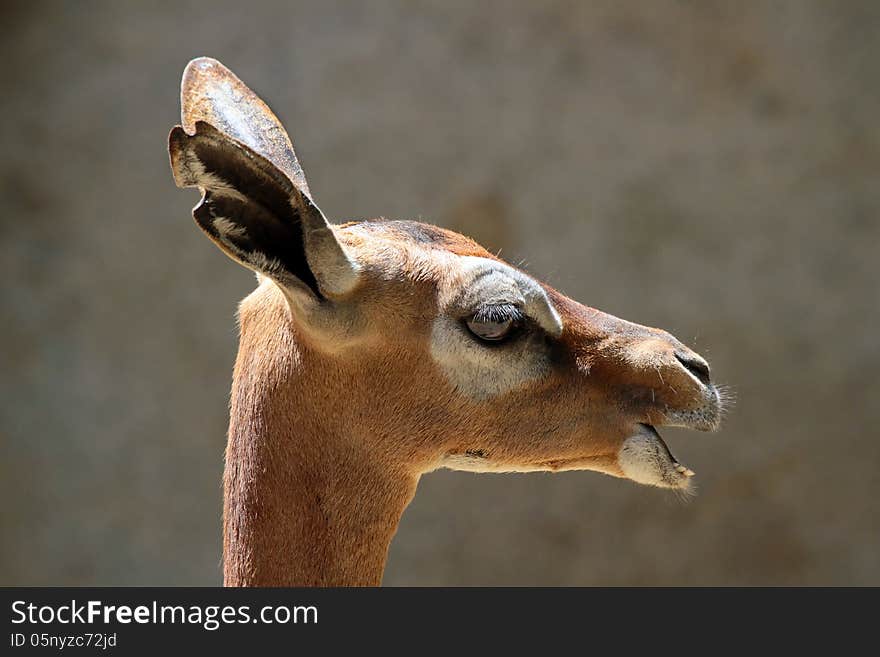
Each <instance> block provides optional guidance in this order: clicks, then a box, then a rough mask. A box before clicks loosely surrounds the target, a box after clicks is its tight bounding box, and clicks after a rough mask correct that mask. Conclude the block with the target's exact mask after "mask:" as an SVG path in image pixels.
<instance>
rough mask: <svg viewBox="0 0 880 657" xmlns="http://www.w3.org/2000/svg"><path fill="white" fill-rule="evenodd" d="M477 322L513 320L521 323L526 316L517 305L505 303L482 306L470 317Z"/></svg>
mask: <svg viewBox="0 0 880 657" xmlns="http://www.w3.org/2000/svg"><path fill="white" fill-rule="evenodd" d="M470 319H473V320H474V321H475V322H513V323H514V324H521V323H523V322H524V321H525V319H526V317H525V315H523V314H522V311H521V310H520V309H519V308H517V307H516V306H514V305H512V304H509V303H505V304H501V305H497V306H481V307H480V308H478V309H477V311H476V312H475V313H474V314H473V315H472V316H471V317H470Z"/></svg>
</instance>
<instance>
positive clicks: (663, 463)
mask: <svg viewBox="0 0 880 657" xmlns="http://www.w3.org/2000/svg"><path fill="white" fill-rule="evenodd" d="M617 463H618V465H619V466H620V469H621V470H622V471H623V474H624V476H626V478H627V479H631V480H633V481H635V482H636V483H639V484H645V485H646V486H658V487H660V488H688V486H689V477H690V476H691V475H693V473H692V472H691V471H690V470H687V468H685V467H684V466H682V465H681V464H679V463H677V462H676V461H674V460H673V459H672V457H671V456H670V455H669V450H667V449H666V447H665V446H664V445H663V443H662V442H661V441H660V439H659V438H657V437H656V436H654V435H653V434H651V433H650V432H649V431H648V430H647V429H645V430H644V431H641V432H639V433H637V434H636V435H634V436H630V437H629V438H627V439H626V440H625V441H624V442H623V445H621V446H620V451H619V452H618V453H617ZM686 473H690V474H686Z"/></svg>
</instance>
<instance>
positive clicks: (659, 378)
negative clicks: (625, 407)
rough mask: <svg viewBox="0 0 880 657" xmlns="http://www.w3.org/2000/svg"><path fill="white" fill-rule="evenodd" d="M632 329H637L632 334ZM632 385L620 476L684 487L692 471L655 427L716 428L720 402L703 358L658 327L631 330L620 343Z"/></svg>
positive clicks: (627, 385) (620, 454) (625, 372)
mask: <svg viewBox="0 0 880 657" xmlns="http://www.w3.org/2000/svg"><path fill="white" fill-rule="evenodd" d="M634 333H635V334H634ZM618 349H619V353H620V354H622V355H623V360H624V361H625V363H626V366H628V367H629V369H626V367H624V368H622V369H621V373H622V376H623V377H624V378H628V382H627V383H625V384H624V387H625V388H627V389H629V390H631V395H632V397H631V398H632V400H633V405H632V412H633V417H634V418H635V419H636V422H634V423H633V425H632V428H631V430H630V435H629V437H628V438H627V439H626V440H625V441H624V442H623V444H622V445H621V447H620V450H619V452H618V455H617V462H618V465H619V467H620V469H621V471H622V472H623V474H624V476H626V477H627V478H629V479H632V480H633V481H636V482H639V483H642V484H648V485H653V486H660V487H663V488H676V489H683V490H687V489H688V488H689V487H690V481H691V477H693V475H694V473H693V472H692V471H691V470H690V469H689V468H687V467H686V466H684V465H682V464H681V463H679V462H678V460H677V459H676V458H675V457H673V456H672V453H671V452H670V451H669V447H668V446H667V445H666V443H665V442H664V441H663V439H662V438H661V437H660V434H659V433H658V431H657V427H662V426H672V427H684V428H687V429H696V430H698V431H714V430H716V429H717V428H718V427H719V425H720V423H721V414H722V402H721V396H720V395H719V392H718V389H717V388H716V387H715V385H714V384H713V383H712V377H711V371H710V369H709V364H708V363H707V362H706V359H705V358H703V357H702V356H700V355H699V354H698V353H696V352H695V351H693V350H692V349H689V348H688V347H686V346H685V345H683V344H682V343H681V342H680V341H679V340H678V339H676V338H675V337H674V336H672V335H670V334H669V333H666V332H665V331H660V330H658V329H649V328H642V329H641V330H639V331H637V332H634V331H630V332H629V335H628V336H627V338H626V339H625V340H623V341H622V342H621V343H619V344H618Z"/></svg>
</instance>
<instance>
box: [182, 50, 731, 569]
mask: <svg viewBox="0 0 880 657" xmlns="http://www.w3.org/2000/svg"><path fill="white" fill-rule="evenodd" d="M197 61H201V60H197ZM211 61H213V60H211ZM191 66H192V64H191ZM217 66H219V64H217ZM217 66H214V64H212V65H211V66H210V67H208V68H209V69H210V71H211V73H212V76H213V77H212V78H211V79H210V80H207V81H202V82H199V81H198V80H196V81H195V82H194V78H193V76H192V75H189V76H188V77H185V80H186V85H189V88H190V89H193V88H195V89H200V88H201V87H200V85H210V84H211V83H212V82H211V81H212V80H213V81H216V76H218V75H221V74H222V71H221V70H220V69H218V68H217ZM223 70H225V69H223ZM221 78H222V75H221ZM236 80H237V78H236ZM238 84H241V83H240V81H238ZM186 85H185V93H186ZM199 97H200V98H210V97H211V94H210V93H207V92H205V91H204V89H202V91H201V92H200V95H199ZM187 106H188V105H187V102H186V101H185V102H184V108H185V110H186V107H187ZM251 110H253V111H261V110H260V107H259V106H258V105H254V106H253V107H252V108H251ZM201 111H202V115H205V114H210V112H207V111H206V110H204V109H203V110H201ZM267 111H268V108H267ZM188 120H189V124H190V125H192V124H193V121H192V120H191V117H187V116H184V124H185V125H187V121H188ZM261 120H262V121H264V122H269V123H270V124H272V125H275V122H277V119H275V118H274V115H271V116H269V115H266V114H263V115H262V119H261ZM277 127H278V129H281V128H280V123H279V124H277ZM281 130H283V129H281ZM233 137H234V135H233ZM181 139H183V140H184V141H185V137H181V136H178V141H180V140H181ZM252 141H253V142H254V143H255V144H256V146H253V148H254V150H255V152H256V153H258V154H259V155H260V156H262V157H265V158H266V159H267V160H268V161H270V162H271V161H272V160H273V152H272V151H271V148H269V149H268V150H267V149H266V146H265V140H264V141H260V140H259V139H253V140H252ZM279 143H281V145H282V146H283V147H284V149H287V148H288V146H289V140H287V141H285V140H281V141H280V142H279ZM260 148H263V150H260ZM285 154H286V150H285ZM286 158H287V159H283V158H282V162H287V163H288V167H290V165H289V162H290V161H291V158H293V159H292V161H293V162H295V161H296V160H295V156H293V153H292V148H291V149H290V152H289V154H286ZM172 161H173V162H174V152H172ZM297 175H299V176H301V175H302V174H301V171H299V170H297ZM288 177H291V176H288ZM302 180H303V184H304V180H305V179H304V177H303V178H302ZM209 183H210V181H209ZM222 184H225V183H224V182H223V181H220V182H219V183H218V185H222ZM305 189H306V191H307V188H305ZM221 191H222V190H221ZM220 225H221V227H223V228H224V229H225V230H226V232H227V233H228V232H229V231H234V230H237V225H235V224H229V225H227V224H225V223H222V222H221V224H220ZM328 230H329V232H327V233H326V236H327V237H328V239H330V240H331V242H333V241H334V240H335V243H336V244H338V248H337V250H338V251H340V252H343V253H345V254H346V257H348V258H350V259H351V261H352V262H353V263H354V264H355V265H356V266H355V268H354V269H353V271H356V272H357V278H356V283H355V284H354V285H353V286H348V287H345V288H344V289H342V291H340V289H334V288H333V287H332V286H329V285H325V284H323V283H322V276H323V275H324V272H323V271H322V269H323V265H321V264H318V265H316V264H315V262H312V261H311V255H310V251H309V249H310V247H309V245H308V243H306V247H305V248H306V254H307V255H309V257H310V262H311V267H312V270H313V271H314V274H315V277H316V279H317V282H318V285H319V287H320V290H319V292H320V294H319V295H318V296H317V297H316V296H315V295H312V294H308V293H306V292H304V291H303V287H302V286H294V287H290V288H288V287H287V286H285V285H283V284H282V283H279V280H283V278H282V279H279V277H277V276H276V277H275V279H274V280H270V279H269V278H264V279H262V280H261V282H260V285H259V287H258V288H257V289H256V290H255V291H254V292H253V293H252V294H251V295H250V296H248V297H247V298H246V299H245V300H244V301H243V302H242V304H241V306H240V309H239V322H240V346H239V353H238V358H237V361H236V364H235V372H234V376H233V388H232V400H231V411H230V429H229V443H228V447H227V451H226V471H225V475H224V495H225V502H224V580H225V583H226V584H227V585H230V586H260V585H262V586H278V585H287V586H301V585H309V586H311V585H324V586H327V585H377V584H379V583H380V582H381V578H382V572H383V569H384V565H385V559H386V555H387V551H388V547H389V545H390V542H391V540H392V538H393V536H394V533H395V531H396V529H397V526H398V523H399V521H400V517H401V515H402V513H403V511H404V509H405V508H406V506H407V504H408V503H409V501H410V500H411V499H412V496H413V495H414V493H415V490H416V486H417V483H418V480H419V478H420V476H421V475H422V474H425V473H427V472H430V471H432V470H435V469H437V468H438V467H452V468H460V469H467V470H475V471H531V470H547V471H560V470H595V471H599V472H603V473H606V474H610V475H613V476H617V477H629V478H631V479H634V480H636V481H639V482H640V483H646V484H651V485H656V486H663V487H669V488H687V486H688V483H689V477H690V475H691V474H692V473H690V471H689V470H687V469H686V468H684V466H681V465H680V464H678V463H677V462H676V461H675V460H674V459H673V458H672V456H671V455H670V454H669V451H668V449H667V448H666V446H665V444H664V443H663V442H662V440H661V439H660V438H659V436H658V435H657V434H656V432H655V431H654V430H653V428H652V427H651V426H648V425H656V426H660V425H663V424H678V425H682V424H683V425H687V426H690V427H692V428H695V429H700V430H709V429H714V428H716V427H717V425H718V423H719V420H720V412H721V404H720V400H719V396H718V393H717V391H716V390H715V388H714V387H713V386H711V384H709V383H708V379H707V378H706V376H707V371H708V370H707V369H705V363H704V361H702V359H700V358H699V356H697V355H696V354H694V353H693V352H691V351H690V350H689V349H687V347H685V346H684V345H682V344H681V343H680V342H678V341H677V340H676V339H675V338H674V337H672V336H671V335H669V334H668V333H666V332H664V331H661V330H658V329H652V328H647V327H644V326H639V325H637V324H632V323H630V322H626V321H623V320H620V319H618V318H616V317H612V316H611V315H608V314H605V313H602V312H600V311H598V310H595V309H592V308H588V307H586V306H583V305H581V304H579V303H577V302H575V301H573V300H571V299H569V298H567V297H565V296H564V295H562V294H560V293H559V292H557V291H555V290H553V289H552V288H550V287H549V286H546V285H544V284H541V283H539V282H537V281H534V280H533V279H531V278H530V277H528V275H527V274H525V273H523V272H520V271H518V270H515V269H514V268H512V267H510V266H509V265H506V264H501V261H500V260H499V259H498V258H495V257H494V256H492V255H491V254H490V253H488V252H487V251H485V250H484V249H483V248H482V247H480V246H479V245H477V244H476V243H474V242H473V241H471V240H469V239H468V238H465V237H463V236H461V235H458V234H456V233H453V232H451V231H446V230H443V229H440V228H436V227H433V226H426V225H423V224H415V223H410V222H352V223H349V224H344V225H341V226H331V227H330V228H329V229H328ZM209 236H211V235H209ZM211 237H212V239H215V241H216V237H214V236H211ZM221 246H222V245H221ZM240 261H241V259H240ZM316 262H317V261H316ZM475 262H476V265H477V267H478V268H480V267H482V268H485V269H487V270H488V271H489V272H490V273H491V276H483V278H482V279H481V280H482V287H475V286H476V285H477V283H475V282H474V275H473V272H474V271H475V269H474V263H475ZM244 264H246V265H247V266H253V267H254V268H255V269H257V270H258V271H259V267H258V266H256V265H253V262H251V264H248V262H245V263H244ZM468 272H470V273H468ZM487 281H488V282H487ZM484 297H492V299H490V300H492V301H495V300H497V299H495V297H498V299H500V300H504V301H506V300H507V299H508V297H511V299H512V301H513V302H515V303H518V304H521V305H522V306H523V308H524V309H525V311H526V313H527V314H528V315H529V316H530V320H531V321H532V324H530V328H529V329H528V331H529V332H528V333H527V336H526V337H523V338H522V339H520V340H519V341H517V342H516V343H513V344H510V345H500V346H487V345H485V344H482V343H481V342H480V341H479V340H478V339H477V338H474V337H473V336H472V335H470V334H469V333H468V332H467V329H466V328H465V325H464V322H463V320H464V319H466V318H467V313H468V312H469V309H470V308H471V306H472V305H473V304H475V303H479V302H481V301H482V300H484ZM438 319H439V320H442V321H439V322H438ZM560 324H561V329H560ZM438 332H439V335H438ZM683 361H684V362H688V361H690V362H691V366H690V367H685V366H683V364H682V362H683ZM694 363H695V364H696V365H694ZM486 377H488V379H487V378H486ZM492 377H495V378H497V379H499V380H500V381H501V383H503V385H501V384H499V385H495V383H496V382H494V381H493V380H492ZM701 379H702V380H701Z"/></svg>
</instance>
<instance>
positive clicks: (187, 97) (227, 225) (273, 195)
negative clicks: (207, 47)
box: [168, 60, 357, 299]
mask: <svg viewBox="0 0 880 657" xmlns="http://www.w3.org/2000/svg"><path fill="white" fill-rule="evenodd" d="M209 61H210V62H214V60H209ZM200 62H204V60H194V61H193V62H191V63H190V65H189V66H188V67H187V70H186V72H185V73H184V80H183V91H182V107H183V111H182V114H183V123H184V126H186V129H185V128H184V127H181V126H177V127H175V128H174V129H172V131H171V134H170V135H169V143H168V151H169V154H170V156H171V169H172V172H173V174H174V180H175V182H176V183H177V185H178V187H198V188H199V189H200V190H201V191H202V194H203V196H202V200H201V202H200V203H199V204H198V205H197V206H196V207H195V208H194V209H193V216H194V217H195V219H196V222H197V223H198V225H199V227H200V228H201V229H202V230H203V231H204V232H205V233H206V234H207V235H208V237H210V238H211V239H212V240H213V241H214V242H215V243H216V244H217V246H219V247H220V249H221V250H223V251H224V252H225V253H226V254H227V255H229V256H230V257H231V258H233V259H234V260H236V261H238V262H240V263H241V264H243V265H244V266H246V267H248V268H250V269H253V270H254V271H257V272H259V273H261V274H264V275H266V276H268V277H269V278H271V279H273V280H274V281H275V282H276V283H278V284H279V285H281V286H282V287H283V288H285V289H287V290H290V291H299V292H304V293H306V294H308V295H309V296H311V297H313V298H315V297H316V298H318V299H321V298H323V297H324V296H325V295H327V294H330V295H334V294H344V293H345V292H347V291H348V290H350V289H351V288H352V287H353V286H354V284H355V283H356V281H357V268H356V265H355V264H354V263H353V262H352V261H351V260H350V259H349V257H348V256H347V255H346V253H345V251H344V249H343V247H342V245H341V244H340V243H339V242H338V241H337V239H336V236H335V234H334V233H333V229H332V227H331V226H330V224H329V223H328V222H327V220H326V219H325V218H324V215H323V214H322V213H321V211H320V209H318V207H317V206H316V205H315V204H314V203H313V202H312V199H311V197H310V196H309V194H308V187H307V186H306V182H305V176H304V175H303V174H302V169H301V168H300V167H299V163H298V162H297V160H296V155H295V154H294V152H293V147H292V146H291V145H290V140H289V138H288V137H287V133H286V132H285V130H284V128H283V127H282V126H281V124H280V122H278V119H277V118H275V115H274V114H272V112H271V110H269V108H268V107H267V106H266V105H265V103H263V102H262V101H261V100H260V99H259V98H258V97H257V96H256V95H255V94H254V93H253V92H251V91H250V90H249V89H247V87H245V86H244V84H243V83H242V82H241V81H240V80H238V78H235V76H233V75H232V73H231V72H229V71H228V70H227V69H225V68H223V67H222V65H220V64H219V63H218V62H214V64H215V65H216V66H214V65H212V66H211V67H209V68H208V69H207V70H208V71H209V72H212V74H210V75H207V74H200V73H199V72H198V71H201V73H204V72H205V69H199V68H198V64H199V63H200ZM217 66H219V67H220V69H222V71H219V69H217V68H216V67H217ZM197 69H198V70H197ZM223 71H225V72H226V73H227V74H228V75H225V74H224V75H220V73H222V72H223ZM230 76H231V78H230ZM198 117H205V118H210V119H211V120H213V121H216V123H218V124H219V125H217V126H214V125H212V124H210V123H208V122H206V121H203V120H201V118H198Z"/></svg>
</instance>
